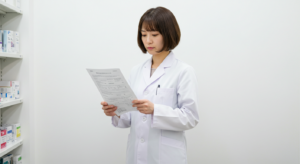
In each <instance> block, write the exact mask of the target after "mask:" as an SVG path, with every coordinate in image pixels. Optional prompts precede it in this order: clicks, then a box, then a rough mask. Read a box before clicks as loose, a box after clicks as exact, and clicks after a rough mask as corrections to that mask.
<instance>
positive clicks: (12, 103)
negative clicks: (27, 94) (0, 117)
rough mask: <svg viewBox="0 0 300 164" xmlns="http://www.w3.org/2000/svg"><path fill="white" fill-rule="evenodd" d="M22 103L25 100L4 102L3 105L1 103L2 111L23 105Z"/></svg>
mask: <svg viewBox="0 0 300 164" xmlns="http://www.w3.org/2000/svg"><path fill="white" fill-rule="evenodd" d="M21 103H23V99H17V100H12V101H7V102H2V103H0V109H1V108H6V107H10V106H12V105H16V104H21Z"/></svg>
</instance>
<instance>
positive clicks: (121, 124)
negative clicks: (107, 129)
mask: <svg viewBox="0 0 300 164" xmlns="http://www.w3.org/2000/svg"><path fill="white" fill-rule="evenodd" d="M111 121H112V125H113V126H114V127H118V128H129V127H130V126H131V114H130V112H128V113H124V114H122V115H121V116H120V118H119V117H118V116H112V118H111Z"/></svg>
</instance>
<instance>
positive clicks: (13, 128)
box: [0, 123, 21, 164]
mask: <svg viewBox="0 0 300 164" xmlns="http://www.w3.org/2000/svg"><path fill="white" fill-rule="evenodd" d="M0 132H1V137H0V146H1V147H0V149H4V148H6V147H7V146H10V145H11V144H13V143H14V142H17V141H19V140H20V139H21V125H20V124H19V123H17V124H5V125H4V126H3V127H0ZM0 164H1V163H0Z"/></svg>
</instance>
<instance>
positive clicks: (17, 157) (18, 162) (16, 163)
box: [13, 155, 22, 164]
mask: <svg viewBox="0 0 300 164" xmlns="http://www.w3.org/2000/svg"><path fill="white" fill-rule="evenodd" d="M13 161H14V162H13V164H22V156H21V155H15V156H14V160H13Z"/></svg>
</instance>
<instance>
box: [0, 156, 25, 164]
mask: <svg viewBox="0 0 300 164" xmlns="http://www.w3.org/2000/svg"><path fill="white" fill-rule="evenodd" d="M0 164H22V156H21V155H16V156H13V155H12V154H8V155H6V156H4V157H2V158H1V159H0Z"/></svg>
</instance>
